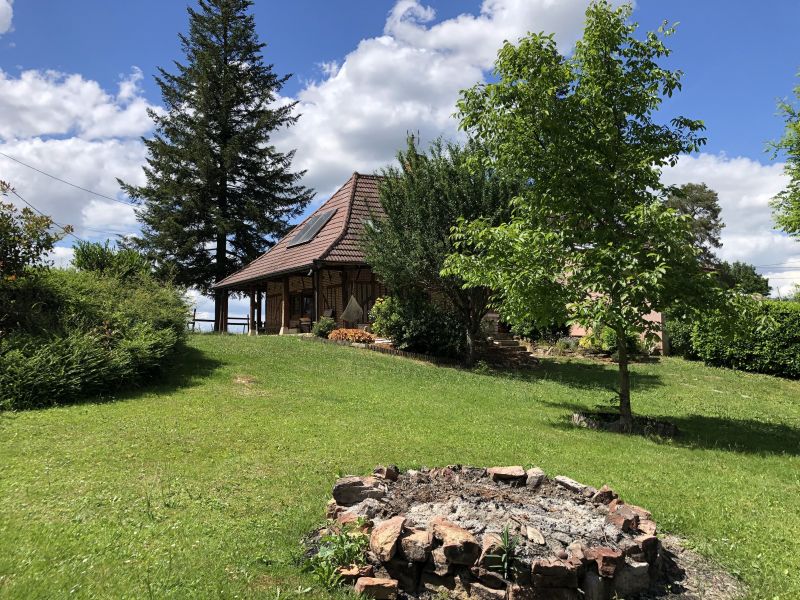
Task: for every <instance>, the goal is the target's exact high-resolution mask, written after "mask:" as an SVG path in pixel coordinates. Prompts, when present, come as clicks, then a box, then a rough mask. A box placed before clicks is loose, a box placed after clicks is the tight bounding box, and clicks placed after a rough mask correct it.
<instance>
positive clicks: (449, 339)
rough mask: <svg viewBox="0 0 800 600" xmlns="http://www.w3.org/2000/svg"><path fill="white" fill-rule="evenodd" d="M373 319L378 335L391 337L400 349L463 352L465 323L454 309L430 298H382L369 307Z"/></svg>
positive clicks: (444, 353)
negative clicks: (462, 322)
mask: <svg viewBox="0 0 800 600" xmlns="http://www.w3.org/2000/svg"><path fill="white" fill-rule="evenodd" d="M370 318H371V319H372V321H373V323H372V330H373V331H374V332H375V334H376V335H378V336H380V337H386V338H390V339H391V340H392V342H393V343H394V345H395V347H396V348H398V349H400V350H409V351H411V352H421V353H424V354H432V355H434V356H449V357H457V356H461V355H462V354H463V352H464V345H465V340H466V333H465V332H464V329H463V325H462V324H461V323H460V322H459V321H458V319H456V318H455V317H454V316H453V313H452V311H448V310H447V309H445V308H443V307H441V306H438V305H437V304H435V303H433V302H431V301H430V300H428V299H427V298H416V299H411V300H400V299H398V298H396V297H393V296H389V297H387V298H379V299H378V300H377V301H376V302H375V304H374V306H373V307H372V310H370Z"/></svg>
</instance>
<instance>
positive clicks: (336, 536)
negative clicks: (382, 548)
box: [309, 519, 369, 590]
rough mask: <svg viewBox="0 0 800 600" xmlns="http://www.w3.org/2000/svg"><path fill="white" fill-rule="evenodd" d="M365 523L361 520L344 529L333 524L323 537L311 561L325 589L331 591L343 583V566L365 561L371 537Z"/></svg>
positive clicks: (315, 576) (315, 573) (315, 574)
mask: <svg viewBox="0 0 800 600" xmlns="http://www.w3.org/2000/svg"><path fill="white" fill-rule="evenodd" d="M363 526H364V522H363V520H362V519H359V520H358V521H356V522H355V523H352V524H348V525H345V526H344V527H341V528H339V526H338V525H336V524H335V523H332V524H331V525H330V527H329V529H328V531H329V533H327V534H326V535H323V536H322V537H321V538H320V544H319V551H318V552H317V554H315V555H314V557H313V558H312V559H311V560H310V561H309V569H310V571H311V573H312V574H313V575H314V578H315V579H316V580H317V582H318V583H319V584H320V585H321V586H323V587H324V588H326V589H329V590H330V589H333V588H337V587H339V586H340V585H341V584H342V581H343V578H342V575H341V573H340V571H339V568H340V567H349V566H351V565H363V564H364V553H365V551H366V549H367V546H368V545H369V536H367V535H366V534H365V533H364V532H363V531H362V529H363Z"/></svg>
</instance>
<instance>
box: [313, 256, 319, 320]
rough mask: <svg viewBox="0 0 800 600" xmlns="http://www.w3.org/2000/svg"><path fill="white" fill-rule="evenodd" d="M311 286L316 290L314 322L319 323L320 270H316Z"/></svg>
mask: <svg viewBox="0 0 800 600" xmlns="http://www.w3.org/2000/svg"><path fill="white" fill-rule="evenodd" d="M311 286H312V287H313V289H314V318H313V319H312V321H314V322H317V321H319V269H317V268H316V267H315V268H314V274H313V275H312V277H311Z"/></svg>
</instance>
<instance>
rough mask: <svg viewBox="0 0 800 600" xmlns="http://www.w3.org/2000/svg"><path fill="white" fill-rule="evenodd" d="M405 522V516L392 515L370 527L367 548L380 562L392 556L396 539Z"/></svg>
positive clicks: (395, 548)
mask: <svg viewBox="0 0 800 600" xmlns="http://www.w3.org/2000/svg"><path fill="white" fill-rule="evenodd" d="M405 522H406V519H405V517H392V518H391V519H387V520H386V521H382V522H380V523H378V524H377V525H376V526H375V527H374V528H373V529H372V535H370V537H369V549H370V550H372V552H374V553H375V556H377V557H378V560H380V561H381V562H388V561H390V560H391V559H392V558H393V557H394V554H395V552H396V550H397V539H398V538H399V537H400V533H401V532H402V531H403V525H404V524H405Z"/></svg>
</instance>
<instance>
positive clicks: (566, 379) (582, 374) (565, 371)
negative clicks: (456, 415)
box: [486, 358, 663, 395]
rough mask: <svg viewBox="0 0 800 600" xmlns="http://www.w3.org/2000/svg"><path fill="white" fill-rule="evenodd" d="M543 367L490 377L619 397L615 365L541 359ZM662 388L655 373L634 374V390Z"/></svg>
mask: <svg viewBox="0 0 800 600" xmlns="http://www.w3.org/2000/svg"><path fill="white" fill-rule="evenodd" d="M540 360H541V364H540V365H539V366H538V367H537V368H533V369H493V370H491V371H489V372H487V373H486V374H487V375H491V376H496V377H506V378H512V379H517V380H522V381H530V382H536V381H555V382H557V383H562V384H564V385H566V386H568V387H572V388H578V389H582V390H605V391H607V392H609V394H612V395H616V393H617V389H618V386H617V383H618V374H617V367H616V365H612V364H607V363H602V362H589V361H580V362H578V361H569V360H555V359H552V358H543V359H540ZM661 385H663V384H662V382H661V377H659V376H658V375H654V374H652V373H642V372H639V371H635V370H634V371H631V388H632V389H633V390H634V391H637V390H638V391H641V390H649V389H652V388H655V387H658V386H661Z"/></svg>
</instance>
